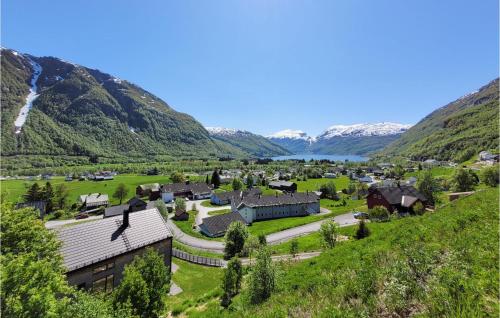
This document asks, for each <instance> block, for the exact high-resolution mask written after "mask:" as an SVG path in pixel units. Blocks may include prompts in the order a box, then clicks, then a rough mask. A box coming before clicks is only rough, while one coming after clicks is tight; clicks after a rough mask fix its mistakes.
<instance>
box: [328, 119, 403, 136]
mask: <svg viewBox="0 0 500 318" xmlns="http://www.w3.org/2000/svg"><path fill="white" fill-rule="evenodd" d="M411 126H412V125H406V124H398V123H389V122H383V123H375V124H354V125H334V126H331V127H329V128H328V129H327V130H325V132H323V133H322V134H321V135H319V136H318V138H320V139H329V138H333V137H349V136H355V137H359V136H388V135H396V134H402V133H404V132H405V131H407V130H408V129H409V128H410V127H411Z"/></svg>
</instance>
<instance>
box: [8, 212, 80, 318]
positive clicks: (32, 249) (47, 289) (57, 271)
mask: <svg viewBox="0 0 500 318" xmlns="http://www.w3.org/2000/svg"><path fill="white" fill-rule="evenodd" d="M1 213H2V215H1V219H2V222H1V223H0V232H1V237H2V244H1V247H0V248H1V254H2V257H1V275H0V279H1V281H0V283H1V286H2V288H1V295H0V297H1V299H2V302H1V315H2V316H3V317H59V316H60V313H61V310H62V306H64V305H65V304H66V303H67V302H68V297H67V296H68V295H69V293H70V292H71V289H70V288H69V286H68V285H67V282H66V278H65V276H64V272H65V270H64V268H63V263H62V258H61V255H60V254H59V247H60V243H59V241H58V240H57V238H56V235H55V234H54V233H53V232H51V231H49V230H47V229H46V228H45V226H44V224H43V222H42V221H41V220H39V218H38V213H37V212H36V211H35V210H34V209H29V208H26V209H20V210H16V211H13V210H12V208H11V207H9V206H6V205H3V206H2V209H1Z"/></svg>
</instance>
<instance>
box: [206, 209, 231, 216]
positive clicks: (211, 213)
mask: <svg viewBox="0 0 500 318" xmlns="http://www.w3.org/2000/svg"><path fill="white" fill-rule="evenodd" d="M230 212H231V209H223V210H215V211H211V212H208V215H210V216H214V215H221V214H226V213H230Z"/></svg>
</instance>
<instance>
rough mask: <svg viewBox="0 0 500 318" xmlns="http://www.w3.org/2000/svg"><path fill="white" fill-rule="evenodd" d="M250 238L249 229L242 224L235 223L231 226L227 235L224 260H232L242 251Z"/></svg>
mask: <svg viewBox="0 0 500 318" xmlns="http://www.w3.org/2000/svg"><path fill="white" fill-rule="evenodd" d="M247 238H248V229H247V227H246V225H245V224H243V223H241V222H233V223H231V224H230V225H229V228H228V229H227V232H226V235H225V238H224V239H225V242H226V245H225V246H224V258H225V259H231V258H232V257H234V256H235V255H237V254H238V253H240V252H241V251H243V247H244V246H245V241H246V239H247Z"/></svg>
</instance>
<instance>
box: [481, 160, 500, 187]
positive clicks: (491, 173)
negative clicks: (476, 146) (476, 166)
mask: <svg viewBox="0 0 500 318" xmlns="http://www.w3.org/2000/svg"><path fill="white" fill-rule="evenodd" d="M499 174H500V169H499V166H498V165H497V166H495V167H489V168H486V169H484V170H483V172H482V174H481V181H482V182H483V183H484V184H486V185H488V186H490V187H496V186H497V185H498V182H499Z"/></svg>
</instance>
